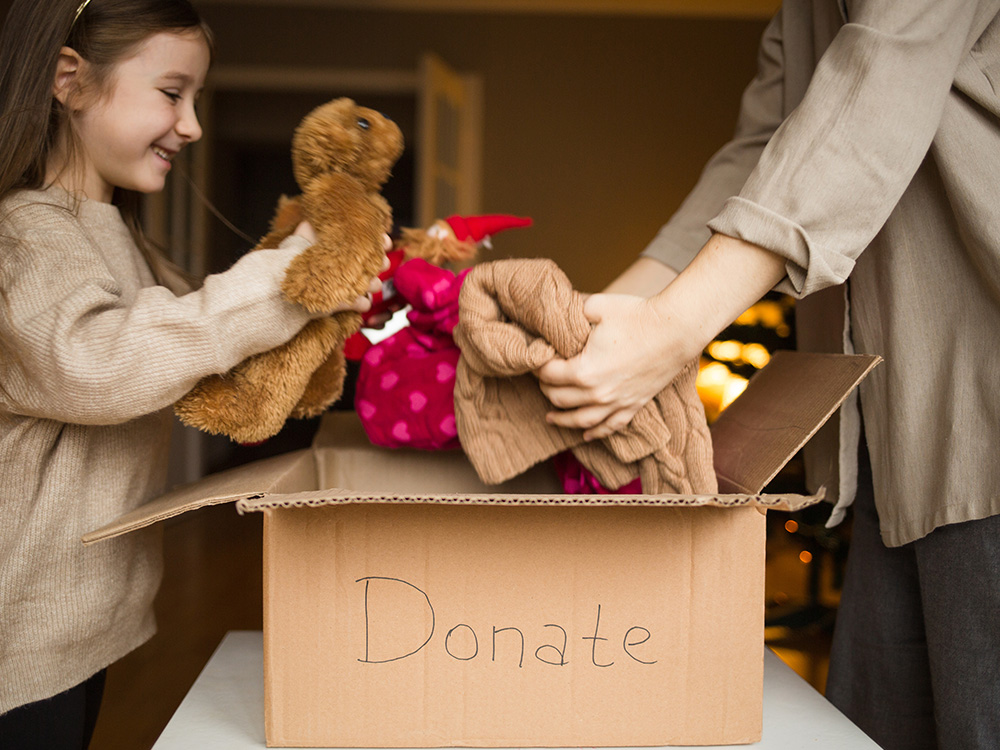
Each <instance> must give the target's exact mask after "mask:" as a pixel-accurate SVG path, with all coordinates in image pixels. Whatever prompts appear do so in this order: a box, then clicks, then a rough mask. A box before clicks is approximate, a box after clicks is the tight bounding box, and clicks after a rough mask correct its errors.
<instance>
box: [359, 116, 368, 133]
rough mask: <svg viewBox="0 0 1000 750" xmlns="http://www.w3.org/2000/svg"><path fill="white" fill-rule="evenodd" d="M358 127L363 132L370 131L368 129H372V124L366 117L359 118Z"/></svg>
mask: <svg viewBox="0 0 1000 750" xmlns="http://www.w3.org/2000/svg"><path fill="white" fill-rule="evenodd" d="M358 127H359V128H361V129H362V130H368V128H370V127H371V123H370V122H368V120H366V119H365V118H364V117H359V118H358Z"/></svg>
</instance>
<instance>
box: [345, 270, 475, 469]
mask: <svg viewBox="0 0 1000 750" xmlns="http://www.w3.org/2000/svg"><path fill="white" fill-rule="evenodd" d="M468 272H469V269H466V270H464V271H462V272H461V273H459V274H458V275H456V274H454V273H453V272H451V271H449V270H447V269H444V268H440V267H438V266H435V265H433V264H431V263H428V262H427V261H425V260H423V259H422V258H414V259H412V260H409V261H407V262H405V263H403V264H402V265H401V266H400V267H399V269H398V270H397V271H396V276H395V285H396V291H397V293H398V294H399V296H400V297H401V298H402V299H404V300H405V301H406V302H407V303H408V304H409V305H410V306H411V308H412V309H411V310H410V311H409V312H408V313H407V315H406V317H407V318H408V319H409V321H410V325H409V326H407V327H406V328H403V329H401V330H400V331H398V332H396V333H395V334H393V335H392V336H390V337H389V338H387V339H385V340H384V341H382V342H380V343H378V344H375V345H374V346H372V347H371V348H370V349H368V351H366V352H365V354H364V356H363V357H362V359H361V368H360V370H359V372H358V382H357V386H356V388H355V396H354V408H355V409H356V410H357V413H358V417H359V418H360V419H361V424H362V425H363V426H364V428H365V432H366V433H367V434H368V439H369V440H371V441H372V443H374V444H375V445H381V446H383V447H386V448H419V449H421V450H448V449H453V448H458V447H459V442H458V430H457V429H456V427H455V407H454V389H455V368H456V365H457V363H458V356H459V350H458V347H457V346H455V342H454V340H453V339H452V336H451V332H452V330H454V328H455V326H456V325H457V324H458V293H459V291H460V290H461V287H462V281H463V280H464V279H465V277H466V275H467V274H468Z"/></svg>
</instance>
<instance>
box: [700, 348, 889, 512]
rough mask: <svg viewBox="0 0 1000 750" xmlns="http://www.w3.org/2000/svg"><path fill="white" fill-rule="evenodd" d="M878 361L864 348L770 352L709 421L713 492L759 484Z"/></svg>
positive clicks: (768, 478) (772, 474)
mask: <svg viewBox="0 0 1000 750" xmlns="http://www.w3.org/2000/svg"><path fill="white" fill-rule="evenodd" d="M881 361H882V358H881V357H879V356H876V355H867V354H853V355H847V354H816V353H810V352H790V351H778V352H775V354H774V356H773V357H772V358H771V361H770V362H769V363H768V365H767V367H765V368H764V369H762V370H761V371H760V372H758V373H757V374H756V375H754V376H753V378H751V379H750V383H749V385H747V388H746V390H745V391H744V392H743V393H742V394H741V395H740V397H739V398H737V399H736V400H735V401H734V402H733V403H732V404H730V405H729V407H728V408H727V409H726V410H725V411H723V412H722V414H720V415H719V418H718V419H717V420H716V421H715V423H714V424H713V425H712V447H713V451H714V454H715V473H716V476H717V477H718V479H719V492H723V493H726V492H735V493H750V494H753V493H757V492H760V491H761V490H762V489H764V487H765V486H767V483H768V482H770V481H771V480H772V479H774V477H775V476H776V475H777V473H778V472H779V471H780V470H781V468H782V467H783V466H784V465H785V464H786V463H788V461H790V460H791V458H792V457H793V456H794V455H795V454H796V452H798V450H799V449H800V448H801V447H802V446H803V445H805V444H806V442H807V441H808V440H809V438H811V437H812V436H813V435H814V434H815V433H816V431H817V430H818V429H819V428H820V427H821V426H822V425H823V423H824V422H826V420H827V419H829V418H830V417H831V416H832V415H833V413H834V412H835V411H836V410H837V408H838V407H839V406H840V405H841V404H842V403H843V402H844V399H846V398H847V396H848V394H849V393H850V392H851V391H852V390H854V388H855V387H856V386H857V385H858V383H860V382H861V381H862V380H863V379H864V378H865V376H866V375H867V374H868V373H869V372H870V371H871V369H872V368H873V367H875V365H877V364H878V363H879V362H881Z"/></svg>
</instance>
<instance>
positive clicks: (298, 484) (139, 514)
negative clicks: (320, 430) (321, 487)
mask: <svg viewBox="0 0 1000 750" xmlns="http://www.w3.org/2000/svg"><path fill="white" fill-rule="evenodd" d="M315 486H316V460H315V458H314V456H313V453H312V450H311V449H309V448H304V449H302V450H298V451H292V452H290V453H284V454H282V455H280V456H275V457H274V458H266V459H263V460H261V461H256V462H254V463H253V464H247V465H245V466H238V467H236V468H234V469H229V470H227V471H222V472H219V473H218V474H213V475H210V476H208V477H206V478H204V479H202V480H200V481H198V482H193V483H192V484H189V485H185V486H183V487H179V488H177V489H175V490H173V491H171V492H168V493H167V494H165V495H161V496H160V497H158V498H156V499H155V500H152V501H150V502H149V503H146V504H145V505H141V506H139V507H138V508H136V509H135V510H133V511H131V512H130V513H126V514H124V515H122V516H120V517H119V518H117V519H116V520H115V521H112V522H111V523H109V524H107V525H105V526H102V527H101V528H99V529H97V530H95V531H91V532H88V533H87V534H84V536H83V543H84V544H93V543H94V542H99V541H102V540H104V539H110V538H112V537H116V536H120V535H122V534H127V533H128V532H130V531H135V530H137V529H141V528H145V527H146V526H152V525H153V524H155V523H159V522H160V521H165V520H167V519H168V518H173V517H174V516H179V515H181V514H183V513H187V512H188V511H190V510H196V509H198V508H204V507H207V506H210V505H222V504H224V503H232V502H235V501H238V500H246V499H248V498H251V497H255V496H258V495H261V494H276V493H283V492H286V491H291V492H296V491H299V490H301V489H303V488H304V487H315Z"/></svg>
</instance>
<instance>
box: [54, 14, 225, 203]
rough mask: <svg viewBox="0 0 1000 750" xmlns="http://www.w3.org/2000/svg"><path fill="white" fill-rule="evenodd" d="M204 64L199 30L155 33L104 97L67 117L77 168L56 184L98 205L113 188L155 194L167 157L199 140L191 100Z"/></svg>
mask: <svg viewBox="0 0 1000 750" xmlns="http://www.w3.org/2000/svg"><path fill="white" fill-rule="evenodd" d="M209 60H210V55H209V48H208V44H207V42H206V41H205V39H204V37H203V36H202V34H201V33H200V32H184V33H170V32H160V33H157V34H154V35H153V36H151V37H149V38H148V39H146V40H145V41H144V42H143V43H142V45H141V46H140V47H139V49H138V50H137V52H136V53H135V54H134V55H133V56H132V57H130V58H128V59H126V60H122V61H121V62H120V63H118V64H117V65H116V66H115V69H114V71H112V74H111V80H110V81H109V85H110V90H109V91H108V93H107V94H106V95H105V96H103V97H101V98H100V99H99V100H98V101H96V102H94V103H93V104H92V105H91V106H89V107H86V108H84V109H83V110H82V111H79V112H77V113H75V114H74V115H72V117H73V122H74V129H75V132H76V135H77V137H78V139H79V144H78V145H79V148H78V150H77V153H78V154H79V159H80V162H81V163H79V164H77V165H75V167H76V168H75V169H71V170H69V172H68V173H67V174H66V175H64V176H62V177H61V178H60V181H61V182H62V184H63V186H64V187H66V188H68V189H76V190H80V191H82V192H83V194H84V195H86V196H87V197H88V198H90V199H92V200H97V201H102V202H105V203H107V202H110V201H111V196H112V193H113V192H114V189H115V188H116V187H118V188H124V189H126V190H136V191H138V192H141V193H153V192H156V191H159V190H162V189H163V186H164V182H165V180H166V176H167V172H169V171H170V161H171V159H173V157H174V156H175V155H176V154H177V153H178V152H179V151H180V150H181V149H182V148H184V146H186V145H188V144H189V143H194V142H195V141H197V140H198V139H199V138H201V125H199V123H198V116H197V114H196V112H195V102H196V101H197V99H198V96H199V94H200V92H201V89H202V87H203V86H204V83H205V75H206V74H207V72H208V66H209ZM70 175H72V177H70ZM67 182H71V183H72V184H67Z"/></svg>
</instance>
